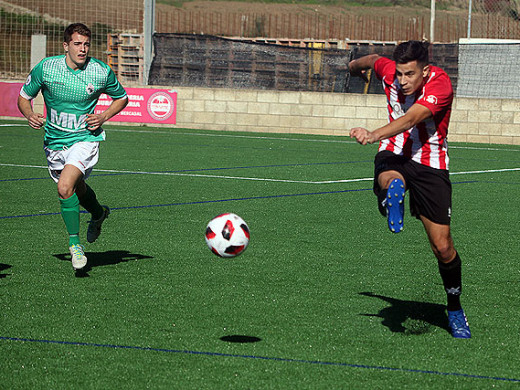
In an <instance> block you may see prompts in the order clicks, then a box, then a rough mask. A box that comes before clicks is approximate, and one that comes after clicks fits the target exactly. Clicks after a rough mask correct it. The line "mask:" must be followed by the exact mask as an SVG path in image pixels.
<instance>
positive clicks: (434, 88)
mask: <svg viewBox="0 0 520 390" xmlns="http://www.w3.org/2000/svg"><path fill="white" fill-rule="evenodd" d="M434 72H438V71H434ZM439 73H440V74H434V75H433V76H432V77H431V79H430V80H429V81H428V82H427V83H426V84H425V86H424V93H423V94H422V96H421V97H420V98H419V99H418V100H417V102H416V104H420V105H422V106H424V107H426V108H427V109H429V110H430V112H431V113H432V115H434V116H435V115H436V114H438V113H439V112H442V111H444V110H445V109H446V108H447V107H449V106H450V105H451V103H452V101H453V87H452V85H451V81H450V79H449V77H448V75H447V74H446V73H444V72H439Z"/></svg>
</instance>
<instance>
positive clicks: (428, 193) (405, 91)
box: [349, 41, 471, 338]
mask: <svg viewBox="0 0 520 390" xmlns="http://www.w3.org/2000/svg"><path fill="white" fill-rule="evenodd" d="M428 46H429V45H428V43H426V42H420V41H408V42H403V43H401V44H399V45H398V46H396V48H395V50H394V53H393V60H390V59H388V58H385V57H380V56H379V55H377V54H371V55H367V56H364V57H361V58H358V59H355V60H353V61H351V62H350V63H349V72H350V73H351V75H353V76H359V77H361V78H363V79H364V80H365V81H368V79H367V75H366V71H367V70H369V69H372V70H373V71H374V73H375V75H376V76H377V78H378V79H379V80H381V81H382V83H383V88H384V91H385V94H386V98H387V108H388V114H389V122H388V124H386V125H384V126H382V127H380V128H378V129H375V130H373V131H369V130H368V129H365V128H363V127H355V128H353V129H351V130H350V136H351V137H352V138H355V139H356V140H357V142H359V143H360V144H362V145H366V144H372V143H374V142H379V151H378V153H377V155H376V157H375V162H374V165H375V169H374V193H375V194H376V195H377V198H378V206H379V210H380V212H381V213H382V214H383V215H384V216H385V217H386V218H387V220H388V226H389V228H390V230H391V231H392V232H394V233H399V232H400V231H401V230H402V229H403V221H404V197H405V193H406V191H408V193H409V196H410V211H411V214H412V215H413V216H415V217H417V218H418V219H420V220H421V222H422V224H423V226H424V228H425V230H426V233H427V236H428V239H429V241H430V245H431V248H432V250H433V253H434V254H435V257H436V258H437V261H438V266H439V272H440V275H441V278H442V281H443V284H444V288H445V291H446V294H447V301H448V304H447V310H448V320H449V326H450V330H451V333H452V335H453V337H456V338H470V337H471V332H470V329H469V326H468V322H467V319H466V315H465V313H464V310H463V309H462V307H461V303H460V294H461V290H462V281H461V279H462V278H461V260H460V256H459V254H458V252H457V251H456V250H455V247H454V244H453V239H452V237H451V233H450V221H451V192H452V189H451V182H450V178H449V173H448V168H449V158H448V143H447V139H446V138H447V135H448V125H449V121H450V114H451V106H452V101H453V88H452V85H451V81H450V79H449V77H448V75H447V74H446V72H444V71H443V70H442V69H441V68H438V67H436V66H433V65H431V64H430V63H429V58H428Z"/></svg>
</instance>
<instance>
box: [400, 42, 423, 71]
mask: <svg viewBox="0 0 520 390" xmlns="http://www.w3.org/2000/svg"><path fill="white" fill-rule="evenodd" d="M429 46H430V44H429V43H428V42H425V41H407V42H403V43H400V44H399V45H397V46H396V48H395V50H394V55H393V57H394V61H395V62H396V63H397V64H406V63H408V62H411V61H417V63H418V64H419V65H422V66H425V65H426V64H428V62H429V55H428V47H429Z"/></svg>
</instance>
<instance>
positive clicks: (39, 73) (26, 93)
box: [20, 62, 43, 100]
mask: <svg viewBox="0 0 520 390" xmlns="http://www.w3.org/2000/svg"><path fill="white" fill-rule="evenodd" d="M42 68H43V67H42V62H40V63H38V64H37V65H36V66H35V67H34V68H33V69H32V70H31V73H29V76H27V79H26V80H25V84H24V85H23V86H22V89H21V90H20V95H21V96H22V97H23V98H25V99H27V100H32V99H34V98H35V97H36V96H37V95H38V92H40V89H41V88H42V87H43V70H42Z"/></svg>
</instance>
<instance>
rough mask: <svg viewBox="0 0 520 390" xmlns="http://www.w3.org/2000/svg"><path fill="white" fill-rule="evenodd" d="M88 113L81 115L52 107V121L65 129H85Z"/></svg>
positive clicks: (72, 130) (73, 130)
mask: <svg viewBox="0 0 520 390" xmlns="http://www.w3.org/2000/svg"><path fill="white" fill-rule="evenodd" d="M86 119H87V114H83V115H80V116H79V117H78V116H77V115H76V114H69V113H67V112H58V111H56V110H54V109H52V108H51V123H52V124H54V125H56V126H58V127H60V128H61V129H62V130H64V131H71V132H75V131H84V130H85V121H86Z"/></svg>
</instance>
